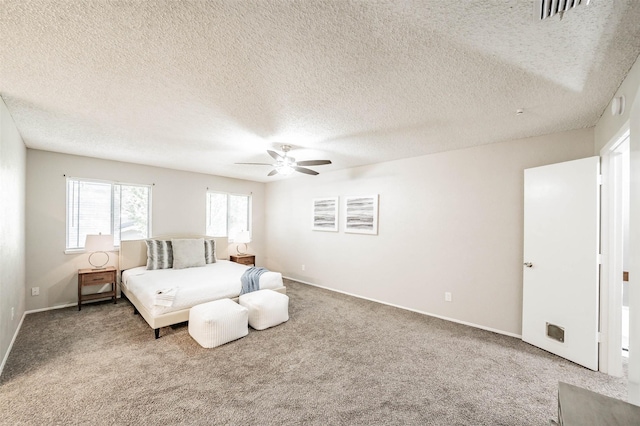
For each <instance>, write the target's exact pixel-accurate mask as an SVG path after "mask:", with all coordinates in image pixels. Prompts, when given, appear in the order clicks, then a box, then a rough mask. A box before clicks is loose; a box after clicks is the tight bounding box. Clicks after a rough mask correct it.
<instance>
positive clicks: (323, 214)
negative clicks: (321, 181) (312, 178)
mask: <svg viewBox="0 0 640 426" xmlns="http://www.w3.org/2000/svg"><path fill="white" fill-rule="evenodd" d="M311 229H313V230H314V231H331V232H338V197H328V198H314V200H313V225H312V228H311Z"/></svg>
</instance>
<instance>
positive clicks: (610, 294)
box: [599, 125, 630, 377]
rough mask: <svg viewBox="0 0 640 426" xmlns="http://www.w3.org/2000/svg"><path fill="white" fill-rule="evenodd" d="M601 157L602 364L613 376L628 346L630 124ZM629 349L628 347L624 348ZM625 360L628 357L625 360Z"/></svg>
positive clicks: (619, 367) (620, 369) (620, 367)
mask: <svg viewBox="0 0 640 426" xmlns="http://www.w3.org/2000/svg"><path fill="white" fill-rule="evenodd" d="M600 154H601V158H602V205H601V225H602V234H601V237H602V238H601V253H602V264H601V269H600V278H601V279H600V284H601V286H600V313H601V316H600V334H601V339H600V350H599V353H600V365H599V370H600V371H602V372H603V373H607V374H610V375H612V376H617V377H620V376H622V375H623V368H622V366H623V357H626V356H628V348H629V296H628V288H627V286H628V282H627V281H625V279H627V278H628V273H627V272H626V271H628V270H629V256H628V255H629V207H630V206H629V194H630V192H629V189H630V162H629V159H630V155H629V154H630V151H629V126H628V125H626V126H624V127H623V129H622V130H621V131H620V132H619V133H618V134H617V135H616V136H615V137H614V138H613V139H612V140H611V141H610V142H609V144H607V146H605V147H604V148H603V149H602V151H601V152H600ZM625 349H626V350H625ZM625 361H626V360H625Z"/></svg>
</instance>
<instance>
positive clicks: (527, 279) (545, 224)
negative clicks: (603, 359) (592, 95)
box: [522, 157, 600, 370]
mask: <svg viewBox="0 0 640 426" xmlns="http://www.w3.org/2000/svg"><path fill="white" fill-rule="evenodd" d="M599 168H600V158H599V157H590V158H584V159H582V160H576V161H568V162H566V163H559V164H552V165H549V166H543V167H536V168H532V169H527V170H525V171H524V265H523V269H524V271H523V283H524V288H523V303H522V305H523V306H522V340H524V341H525V342H527V343H531V344H532V345H535V346H538V347H540V348H542V349H544V350H546V351H549V352H552V353H554V354H556V355H559V356H561V357H563V358H566V359H568V360H571V361H573V362H575V363H577V364H580V365H583V366H585V367H587V368H590V369H592V370H598V296H599V291H598V252H599V222H600V217H599V214H600V188H599V185H598V175H599Z"/></svg>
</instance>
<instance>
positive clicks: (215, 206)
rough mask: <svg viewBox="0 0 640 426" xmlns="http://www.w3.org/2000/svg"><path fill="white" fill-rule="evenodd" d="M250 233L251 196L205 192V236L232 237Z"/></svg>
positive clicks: (231, 238)
mask: <svg viewBox="0 0 640 426" xmlns="http://www.w3.org/2000/svg"><path fill="white" fill-rule="evenodd" d="M240 231H249V232H251V196H250V195H235V194H227V193H224V192H207V235H210V236H212V237H229V239H230V240H231V241H233V237H234V236H235V235H236V234H237V233H238V232H240Z"/></svg>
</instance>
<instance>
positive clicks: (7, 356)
mask: <svg viewBox="0 0 640 426" xmlns="http://www.w3.org/2000/svg"><path fill="white" fill-rule="evenodd" d="M25 316H27V313H26V312H24V313H23V314H22V318H20V323H19V324H18V328H16V332H15V333H13V338H12V339H11V343H9V347H8V348H7V353H5V354H4V358H3V359H2V364H0V376H2V372H3V371H4V366H5V365H6V363H7V360H8V359H9V354H10V353H11V349H13V344H14V343H15V342H16V338H17V337H18V333H19V332H20V329H21V328H22V323H23V322H24V317H25Z"/></svg>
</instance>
